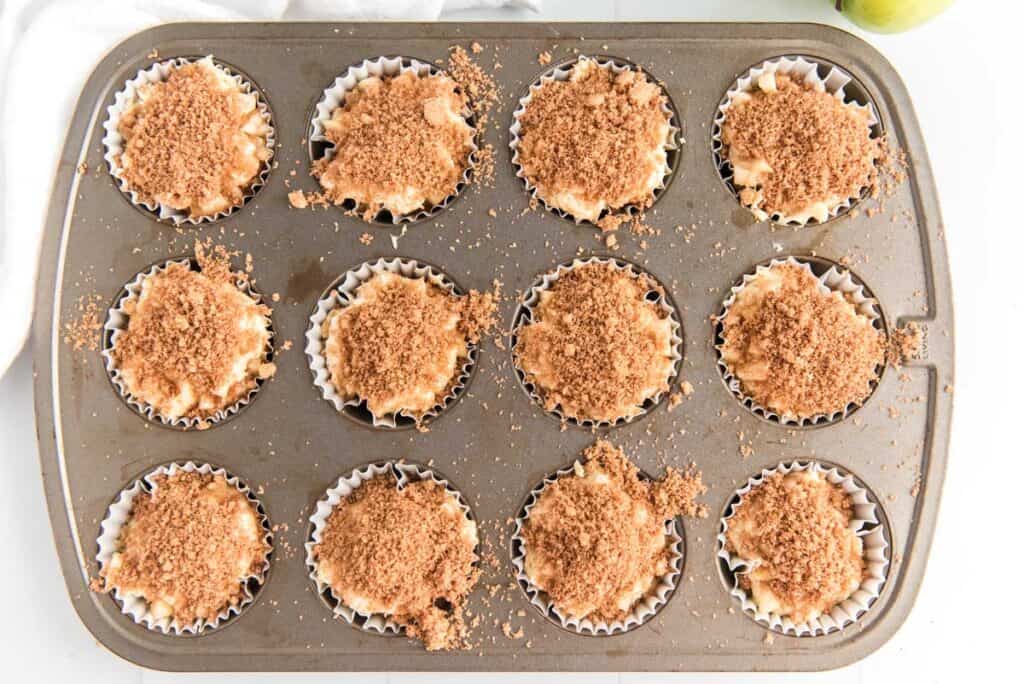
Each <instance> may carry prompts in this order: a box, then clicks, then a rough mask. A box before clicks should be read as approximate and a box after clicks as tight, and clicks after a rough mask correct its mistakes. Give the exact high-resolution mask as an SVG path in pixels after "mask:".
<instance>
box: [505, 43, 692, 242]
mask: <svg viewBox="0 0 1024 684" xmlns="http://www.w3.org/2000/svg"><path fill="white" fill-rule="evenodd" d="M587 60H590V61H593V62H594V63H595V64H597V65H598V66H599V67H601V68H602V69H607V70H610V71H612V72H614V73H616V74H620V73H622V72H623V71H629V70H632V69H636V68H637V66H636V65H635V64H632V63H631V62H628V61H626V60H623V59H619V58H616V57H606V56H599V57H587V56H585V55H580V56H579V57H578V58H577V59H575V60H573V61H571V62H568V63H566V64H562V65H559V66H555V67H553V68H551V69H550V70H548V71H547V72H546V73H544V74H543V75H541V76H540V78H538V79H537V80H536V81H534V82H533V83H532V84H530V88H529V91H528V92H527V94H526V95H525V96H524V97H522V98H520V99H519V104H518V106H517V107H516V109H515V111H514V112H513V113H512V126H511V128H509V143H508V146H509V149H510V150H511V151H512V166H513V168H514V169H515V174H516V178H519V179H520V180H522V182H523V185H524V186H525V187H526V191H527V192H528V193H529V194H530V197H531V198H533V199H534V200H535V201H537V202H540V203H541V204H543V205H544V207H545V208H547V210H548V211H550V212H552V213H554V214H555V215H557V216H560V217H562V218H565V219H568V220H570V221H572V222H573V223H575V224H577V225H579V224H582V223H590V224H591V225H594V224H593V222H592V221H590V220H588V219H582V218H579V217H578V216H574V215H573V214H572V213H571V212H568V211H566V210H564V209H559V208H558V207H555V206H552V205H551V204H548V202H547V200H545V199H544V198H543V197H541V195H540V194H539V193H538V191H537V187H536V186H535V185H533V183H531V182H530V180H529V179H528V178H527V177H526V171H525V170H524V169H523V167H522V165H521V163H520V161H519V141H520V137H519V134H520V131H521V130H522V127H521V124H520V123H519V119H520V117H521V116H522V115H523V112H525V111H526V108H527V107H528V106H529V104H530V102H531V101H532V100H533V95H534V93H536V92H537V91H538V90H539V89H540V88H541V87H542V86H543V85H544V84H545V83H549V82H551V81H568V80H569V76H570V74H571V73H572V69H573V67H574V66H576V65H577V64H579V63H581V62H584V61H587ZM641 72H642V73H643V74H644V76H645V77H646V78H647V79H648V80H649V81H650V82H651V83H653V84H655V85H657V86H658V87H659V88H660V90H661V92H662V94H663V95H664V98H665V100H664V103H663V104H662V111H663V112H664V113H665V116H666V117H667V118H668V122H669V129H668V133H667V135H666V136H665V143H664V149H665V152H666V154H667V155H668V156H667V158H666V160H665V171H664V174H663V175H662V178H661V182H659V183H658V185H657V186H656V187H655V188H654V189H653V190H652V198H651V202H650V205H648V206H645V207H638V206H637V205H635V204H630V205H626V206H624V207H619V208H617V209H605V210H604V211H603V212H602V217H603V216H605V215H609V214H623V213H625V214H627V215H630V216H632V215H635V214H638V213H640V212H641V211H645V210H646V209H649V208H650V207H651V206H654V203H655V202H657V201H658V198H659V197H660V196H661V194H662V193H663V192H664V191H665V189H666V188H667V187H668V183H669V180H670V179H671V178H672V175H673V174H674V172H675V169H674V165H673V164H672V163H671V155H672V153H673V152H678V151H679V150H680V148H681V146H682V144H683V142H684V141H683V139H682V137H681V136H680V131H681V124H680V119H679V116H678V115H677V114H676V111H675V109H674V108H673V107H672V105H671V102H672V100H671V98H670V97H669V94H668V92H667V91H666V90H665V87H664V86H662V85H661V84H660V83H659V82H658V81H657V80H655V79H654V77H653V76H651V75H650V74H649V73H647V72H646V71H644V70H641Z"/></svg>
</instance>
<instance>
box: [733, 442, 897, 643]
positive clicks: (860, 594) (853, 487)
mask: <svg viewBox="0 0 1024 684" xmlns="http://www.w3.org/2000/svg"><path fill="white" fill-rule="evenodd" d="M802 471H810V472H816V473H819V474H820V475H821V476H822V477H824V478H825V479H826V480H827V481H828V482H830V483H831V484H833V485H837V486H839V487H840V488H842V490H843V491H844V492H845V493H846V494H847V495H848V496H849V497H850V500H851V501H852V503H853V518H852V519H851V520H850V529H851V530H853V532H855V533H856V535H857V536H858V537H860V539H861V542H862V543H863V547H864V560H865V567H866V573H865V576H864V578H863V579H862V580H861V583H860V586H859V587H858V588H857V589H856V590H855V591H854V592H853V594H851V595H850V597H849V598H847V599H846V600H844V601H842V602H840V603H839V604H837V605H836V606H834V607H833V608H832V610H830V611H829V612H828V614H823V615H821V616H820V617H818V618H815V619H813V620H810V621H808V622H800V623H798V622H793V620H791V619H790V618H788V617H785V616H782V615H779V614H777V613H774V612H767V611H763V610H761V609H760V608H759V607H758V606H757V604H756V603H755V602H754V600H753V597H751V596H750V595H749V594H748V593H747V592H746V591H745V590H743V589H741V588H740V586H739V576H740V575H741V574H743V573H746V572H750V571H751V570H752V569H753V568H754V567H755V566H754V565H753V564H752V563H751V562H750V561H748V560H747V559H744V558H741V557H739V556H736V555H734V554H732V553H730V552H729V551H728V550H727V549H726V533H727V532H728V529H729V520H730V519H731V518H732V517H733V515H735V513H736V511H737V509H738V508H739V507H740V506H742V505H743V499H744V497H745V496H746V495H747V494H748V493H749V492H750V491H751V490H753V489H755V488H756V487H758V486H760V485H761V484H762V483H763V482H764V481H765V480H766V479H767V478H768V477H770V476H772V475H774V474H776V473H778V474H782V475H787V474H789V473H792V472H802ZM879 508H880V506H879V504H878V503H876V500H875V498H874V497H873V496H872V495H871V494H870V493H869V491H868V489H867V488H866V487H865V486H864V485H863V484H861V483H860V482H859V481H858V480H857V479H856V478H855V477H854V476H853V475H852V474H850V473H849V472H847V471H846V470H844V469H843V468H840V467H839V466H834V465H831V464H825V463H820V462H818V461H813V460H797V461H791V462H787V463H780V464H779V465H778V466H776V467H774V468H766V469H764V470H762V471H761V472H760V474H758V475H754V476H753V477H751V478H750V479H749V480H747V483H746V484H745V485H744V486H743V487H741V488H740V489H737V490H736V492H735V493H734V494H733V497H732V499H731V501H730V503H729V505H728V506H727V507H726V509H725V513H724V515H723V516H722V519H721V521H720V522H719V532H718V536H717V555H718V558H719V559H720V560H721V562H722V563H723V564H724V567H725V568H727V569H728V573H727V575H728V576H731V579H732V582H733V584H732V587H731V588H730V591H729V593H730V595H732V596H733V597H734V598H735V599H736V600H738V601H739V603H740V606H741V607H742V609H743V612H744V614H746V615H748V616H749V617H751V618H752V619H754V620H755V621H756V622H758V623H759V624H761V625H763V626H765V627H768V628H769V629H771V630H772V631H774V632H778V633H780V634H787V635H791V636H821V635H825V634H831V633H833V632H838V631H841V630H843V629H845V628H846V627H848V626H849V625H851V624H853V623H855V622H856V621H857V620H859V619H860V618H861V617H862V616H863V615H864V614H865V613H866V612H867V611H868V609H869V608H871V606H872V604H873V603H874V602H875V601H876V600H877V599H878V597H879V596H880V595H881V593H882V589H883V588H884V586H885V580H886V576H887V571H888V566H889V558H888V553H889V541H888V539H887V537H886V533H885V523H884V521H883V519H882V516H880V515H879Z"/></svg>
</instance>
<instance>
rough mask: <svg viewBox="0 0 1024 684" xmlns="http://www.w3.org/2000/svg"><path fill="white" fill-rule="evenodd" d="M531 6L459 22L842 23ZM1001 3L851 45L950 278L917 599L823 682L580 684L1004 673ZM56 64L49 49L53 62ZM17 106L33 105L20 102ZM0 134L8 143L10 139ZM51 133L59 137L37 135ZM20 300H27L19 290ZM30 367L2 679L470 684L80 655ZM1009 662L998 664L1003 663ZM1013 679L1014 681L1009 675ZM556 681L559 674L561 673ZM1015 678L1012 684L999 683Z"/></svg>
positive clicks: (1006, 145)
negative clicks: (916, 143)
mask: <svg viewBox="0 0 1024 684" xmlns="http://www.w3.org/2000/svg"><path fill="white" fill-rule="evenodd" d="M544 3H545V11H544V12H543V13H542V14H541V15H540V16H539V17H537V16H530V15H528V14H527V13H526V12H521V11H498V10H492V11H486V12H466V13H459V14H457V15H448V16H446V18H459V19H465V18H469V19H519V18H524V19H538V20H544V19H642V18H651V19H656V18H692V19H714V18H717V19H742V20H790V21H795V20H806V21H823V22H830V23H835V24H836V25H839V26H843V27H845V28H848V29H849V28H850V26H849V25H848V24H846V23H845V22H844V21H843V20H842V19H841V18H840V17H839V16H838V15H836V14H835V13H834V11H833V10H832V9H831V8H830V7H829V4H830V3H829V1H828V0H776V1H770V0H759V1H758V0H749V1H747V0H722V1H721V2H713V1H706V2H697V1H688V0H544ZM1017 7H1018V3H1016V2H998V3H997V2H994V1H985V0H960V1H959V2H958V3H957V4H956V5H955V6H954V7H953V8H952V9H951V10H949V11H948V12H947V13H946V14H945V15H943V16H942V17H940V18H939V19H937V20H935V21H934V22H932V23H931V24H929V25H927V26H925V27H923V28H921V29H918V30H917V31H914V32H911V33H908V34H904V35H900V36H891V37H885V36H881V37H878V36H868V37H867V38H868V40H869V41H870V42H872V43H873V44H874V45H876V46H877V47H878V48H879V49H880V50H881V51H882V53H883V54H885V55H886V56H887V57H888V58H889V59H890V60H891V61H892V62H893V64H894V65H895V67H896V69H897V70H898V71H899V72H900V73H901V74H902V76H903V79H904V80H905V82H906V84H907V87H908V89H909V90H910V93H911V96H912V98H913V100H914V103H915V106H916V109H917V113H918V116H919V118H920V120H921V126H922V128H923V130H924V136H925V139H926V141H927V144H928V149H929V153H930V155H931V161H932V167H933V169H934V171H935V175H936V179H937V184H938V187H939V191H940V195H941V200H942V209H943V214H944V218H945V223H946V234H947V244H948V248H949V251H950V260H951V263H952V269H953V281H954V292H955V297H956V314H957V321H956V333H957V344H958V350H957V351H958V354H957V356H958V358H957V382H956V390H955V392H956V395H955V396H956V409H955V412H954V431H953V447H952V454H951V460H950V466H949V471H948V474H947V480H946V487H945V493H944V498H943V503H942V511H941V516H940V519H939V526H938V532H937V535H936V539H935V544H934V547H933V550H932V554H931V561H930V563H929V567H928V573H927V575H926V577H925V580H924V584H923V587H922V589H921V593H920V596H919V598H918V600H917V605H916V607H915V609H914V611H913V613H912V614H911V616H910V618H909V619H908V620H907V622H906V624H905V625H904V626H903V628H902V629H901V630H900V631H899V632H898V633H897V634H896V636H895V637H894V638H893V639H892V640H891V641H890V642H889V643H888V644H886V645H885V646H883V647H882V648H881V650H879V651H878V652H876V653H875V654H873V655H872V656H869V657H868V658H867V659H865V660H864V661H861V662H860V663H857V664H855V665H852V666H850V667H847V668H845V669H842V670H838V671H835V672H831V673H827V674H821V675H809V676H794V675H779V676H775V677H772V676H768V675H743V676H736V675H717V676H712V675H678V676H667V675H646V676H641V675H627V674H623V675H615V674H611V675H598V676H593V677H579V678H578V679H580V680H583V681H587V682H617V681H621V682H624V683H625V682H641V681H644V682H663V681H687V682H691V681H701V682H703V681H729V682H736V681H759V682H760V681H769V680H770V681H772V682H775V681H787V682H789V681H827V682H888V681H897V680H901V681H911V682H924V681H955V680H960V681H963V680H967V679H969V680H974V681H1004V680H1009V679H1016V678H1017V677H1019V676H1020V669H1019V668H1018V667H1017V666H1016V664H1015V663H1014V661H1016V660H1018V659H1017V658H1015V657H1014V655H1015V654H1014V649H1015V648H1018V645H1017V642H1018V641H1019V634H1020V628H1019V618H1018V616H1019V603H1020V601H1019V598H1018V597H1019V594H1020V592H1021V589H1020V579H1019V578H1020V570H1019V569H1020V567H1021V566H1020V563H1021V560H1024V559H1022V558H1021V554H1020V551H1019V548H1020V545H1021V540H1022V536H1024V535H1022V533H1021V524H1020V516H1019V515H1017V511H1016V506H1015V503H1016V502H1015V499H1016V498H1017V496H1018V493H1017V492H1016V491H1015V487H1016V485H1015V484H1013V483H1014V482H1015V481H1016V480H1017V479H1019V473H1020V469H1021V460H1022V459H1021V457H1022V456H1024V447H1022V445H1021V440H1020V438H1019V437H1018V431H1017V430H1015V429H1014V427H1015V426H1014V425H1013V421H1018V422H1019V421H1020V417H1019V415H1016V412H1015V411H1012V410H1011V406H1012V405H1013V404H1012V402H1011V397H1010V392H1011V389H1010V388H1011V387H1013V388H1018V387H1020V386H1021V384H1022V382H1024V373H1022V362H1021V358H1022V356H1024V354H1022V344H1021V335H1020V334H1021V333H1022V332H1024V325H1022V319H1024V306H1022V305H1021V302H1020V297H1019V295H1016V294H1013V291H1012V289H1011V284H1012V283H1013V274H1014V272H1019V271H1020V258H1021V255H1022V254H1024V237H1022V236H1024V226H1022V221H1021V212H1020V210H1019V209H1018V208H1017V205H1018V204H1019V195H1020V187H1019V183H1020V180H1021V171H1020V169H1021V168H1022V164H1021V160H1022V159H1024V145H1022V143H1021V140H1022V135H1021V134H1022V131H1024V123H1022V122H1024V116H1022V113H1024V110H1022V104H1024V101H1022V97H1021V95H1020V90H1021V86H1020V78H1019V76H1018V74H1019V71H1020V68H1021V64H1020V59H1019V50H1018V46H1019V43H1020V40H1021V35H1020V30H1021V26H1022V23H1024V11H1022V10H1020V9H1017ZM63 58H64V54H63V53H62V52H61V51H55V52H54V54H53V56H52V63H51V64H40V65H39V72H40V74H45V72H46V70H47V69H49V68H56V67H57V65H59V63H60V60H61V59H63ZM26 106H38V105H37V104H31V103H27V104H26ZM2 133H7V134H10V133H11V132H10V131H3V132H2ZM49 134H53V135H63V133H62V132H57V131H53V132H49ZM24 296H25V297H26V298H27V297H30V296H31V293H30V292H25V293H24ZM31 363H32V360H31V358H30V355H29V354H27V353H22V355H21V356H20V357H19V358H18V360H17V361H16V362H15V364H14V366H13V367H12V368H11V370H10V372H8V373H7V375H6V376H5V377H4V378H3V379H2V380H0V445H2V446H0V449H2V451H0V530H2V531H0V534H2V535H3V537H2V538H0V548H2V549H4V552H3V555H2V562H0V587H2V588H3V595H4V599H3V601H2V604H0V605H3V607H4V609H5V611H6V616H5V618H4V619H3V620H0V655H2V656H3V657H2V662H3V669H4V674H5V675H7V678H5V679H6V680H7V681H11V682H20V681H28V680H29V679H30V678H41V679H42V681H72V680H74V681H88V682H91V681H97V682H104V683H105V684H114V683H117V682H163V681H179V680H182V679H190V680H194V681H215V680H216V681H222V680H225V679H227V680H229V681H232V682H248V681H271V680H273V681H284V680H288V681H294V680H298V681H332V682H336V681H353V682H355V681H358V682H385V681H395V682H413V681H416V682H431V681H436V682H446V681H449V680H452V681H480V680H481V679H483V678H484V677H483V676H482V675H462V676H459V675H440V676H438V675H433V676H431V675H400V674H393V675H383V674H382V675H379V676H377V675H357V676H352V677H346V676H344V675H330V676H320V677H317V676H305V677H299V676H291V675H275V676H264V677H258V676H251V675H237V676H232V677H227V676H223V675H216V676H210V675H207V676H204V675H195V676H189V677H187V678H186V677H183V676H181V675H167V674H161V673H154V672H149V671H143V670H141V669H139V668H137V667H135V666H133V665H129V664H128V663H126V662H124V661H121V660H119V659H118V658H117V657H115V656H113V655H111V654H109V653H108V652H106V651H105V650H104V649H103V648H102V647H101V646H99V645H97V644H96V643H95V642H94V641H93V639H92V637H91V636H90V635H89V634H88V632H87V631H86V630H85V628H84V627H83V626H82V625H81V623H80V622H79V621H78V619H77V617H76V616H75V615H74V612H73V610H72V608H71V605H70V603H69V602H68V601H67V600H66V596H65V590H64V583H63V579H62V578H61V576H60V571H59V569H58V566H57V559H56V554H55V551H54V548H53V541H52V537H51V533H50V525H49V521H48V519H47V517H46V512H45V508H44V503H43V493H42V487H41V481H40V477H39V466H38V459H37V454H36V442H35V432H34V428H33V425H34V415H33V409H32V403H31V400H32V390H31V381H32V370H31ZM1011 666H1012V667H1013V669H1011ZM1014 673H1015V674H1014ZM566 678H570V676H568V675H540V676H534V675H524V674H517V675H503V676H491V677H490V678H488V679H487V681H496V682H497V681H501V682H520V681H557V680H563V679H566ZM571 678H572V679H574V680H575V679H577V677H575V676H571ZM1016 680H1017V681H1019V679H1016Z"/></svg>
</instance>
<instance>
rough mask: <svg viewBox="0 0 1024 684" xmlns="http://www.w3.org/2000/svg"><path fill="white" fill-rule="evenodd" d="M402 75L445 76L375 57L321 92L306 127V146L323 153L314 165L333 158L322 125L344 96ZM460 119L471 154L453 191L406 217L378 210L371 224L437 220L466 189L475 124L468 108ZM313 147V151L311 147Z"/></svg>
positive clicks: (473, 159) (417, 63) (426, 66)
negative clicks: (375, 80) (470, 133)
mask: <svg viewBox="0 0 1024 684" xmlns="http://www.w3.org/2000/svg"><path fill="white" fill-rule="evenodd" d="M404 72H412V73H414V74H415V75H416V76H419V77H421V78H422V77H425V76H436V75H444V74H445V73H446V72H445V71H444V70H443V69H441V68H439V67H437V66H435V65H433V64H430V63H429V62H423V61H421V60H418V59H414V58H412V57H401V56H395V57H377V58H375V59H365V60H363V61H362V62H360V63H359V64H353V65H352V66H350V67H349V68H348V69H346V70H345V73H343V74H342V75H341V76H338V77H337V78H336V79H335V80H334V83H332V84H331V85H330V86H329V87H328V88H326V89H325V90H324V92H323V95H321V97H320V101H319V102H317V104H316V108H315V109H314V111H313V120H312V121H310V125H309V142H310V150H311V151H315V149H316V147H320V148H322V149H323V154H322V157H316V156H315V155H314V157H313V159H312V161H317V159H319V158H325V159H328V160H330V159H333V158H334V152H335V151H334V146H333V145H332V144H331V142H330V141H329V140H328V139H327V134H326V132H325V129H324V124H325V123H326V122H328V121H330V120H331V115H332V114H333V113H334V110H336V109H337V108H339V107H342V106H344V104H345V99H346V97H347V96H348V93H349V92H351V91H352V90H353V89H354V88H355V87H356V86H357V85H359V83H360V82H361V81H365V80H366V79H368V78H371V77H372V78H389V77H394V76H398V75H399V74H401V73H404ZM463 118H464V119H465V120H466V122H467V123H468V124H469V126H470V127H471V128H472V129H473V132H474V134H473V144H472V150H471V151H470V154H469V159H468V163H467V164H466V168H465V170H463V172H462V179H461V180H460V181H459V183H458V185H457V186H456V188H455V191H454V192H453V193H452V194H450V195H448V197H446V198H445V199H444V200H442V201H441V202H439V203H437V204H434V205H431V206H429V207H425V208H423V209H420V210H419V211H415V212H412V213H409V214H393V213H391V212H390V211H387V210H381V211H379V212H378V213H377V215H376V216H375V217H374V222H375V223H382V224H385V225H394V224H401V223H415V222H417V221H421V220H423V219H427V218H431V217H433V216H437V215H438V214H440V213H441V212H442V211H444V210H445V209H447V208H448V206H449V205H451V203H452V202H454V201H455V199H456V198H457V197H458V196H459V195H460V194H461V193H462V191H463V190H464V189H465V188H466V186H467V185H469V184H470V182H471V181H472V178H473V171H474V169H475V168H476V164H477V157H478V153H479V147H478V146H477V140H476V138H477V135H478V131H477V130H476V124H475V121H474V117H473V113H472V111H471V110H469V109H468V108H467V109H466V111H465V112H464V113H463ZM314 146H316V147H314ZM353 208H354V209H355V210H356V211H362V210H363V209H365V207H363V206H359V205H354V207H353Z"/></svg>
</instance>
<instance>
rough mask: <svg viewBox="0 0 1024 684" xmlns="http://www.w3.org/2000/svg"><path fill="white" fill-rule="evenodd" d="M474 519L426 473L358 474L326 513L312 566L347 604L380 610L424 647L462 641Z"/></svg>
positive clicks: (473, 575)
mask: <svg viewBox="0 0 1024 684" xmlns="http://www.w3.org/2000/svg"><path fill="white" fill-rule="evenodd" d="M477 542H478V538H477V529H476V524H475V523H473V522H472V521H471V520H469V519H468V518H467V517H466V514H465V513H464V512H463V510H462V509H461V508H460V507H459V505H458V503H457V501H456V499H455V496H454V495H453V494H451V493H450V492H448V491H446V490H445V488H444V487H442V486H440V485H439V484H437V483H436V482H434V481H432V480H420V481H417V482H412V483H409V484H407V485H405V486H404V487H402V488H401V489H399V488H398V486H397V483H396V482H395V479H394V476H393V475H387V476H377V477H375V478H374V479H372V480H368V481H366V482H363V483H362V484H361V485H360V486H359V487H357V488H356V489H355V490H353V492H352V493H351V494H349V495H348V496H347V497H345V499H343V500H342V501H341V502H340V503H339V504H338V505H337V506H336V507H335V508H334V510H333V511H332V512H331V514H330V516H329V517H328V518H327V523H326V526H325V529H324V531H323V534H322V536H321V539H320V542H319V543H318V544H317V545H316V546H314V547H313V554H314V558H315V559H316V563H317V572H318V574H319V577H320V578H321V580H322V581H324V582H326V583H327V584H328V585H330V587H331V589H332V591H333V592H334V594H335V595H336V596H337V597H338V598H339V599H340V600H341V601H342V602H343V603H345V605H347V606H348V607H349V608H351V609H353V610H356V611H358V612H360V613H362V614H372V613H382V614H385V615H388V616H389V617H391V618H392V619H394V620H395V621H396V622H398V623H399V624H401V625H402V626H404V627H405V631H406V634H408V635H409V636H410V637H413V638H415V639H420V640H421V641H423V643H424V645H425V646H426V648H427V650H431V651H433V650H438V649H451V648H457V647H460V646H462V645H463V644H464V641H465V637H466V625H465V622H464V620H463V606H464V604H465V601H466V597H467V596H468V595H469V593H470V592H471V591H472V589H473V586H474V585H475V584H476V581H477V578H478V575H479V573H478V571H477V569H476V568H475V567H474V563H475V562H476V561H477V556H476V551H475V549H476V545H477Z"/></svg>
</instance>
